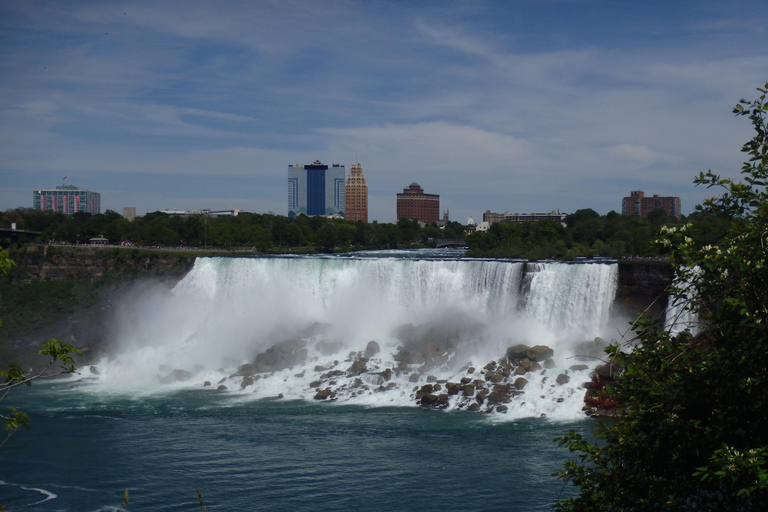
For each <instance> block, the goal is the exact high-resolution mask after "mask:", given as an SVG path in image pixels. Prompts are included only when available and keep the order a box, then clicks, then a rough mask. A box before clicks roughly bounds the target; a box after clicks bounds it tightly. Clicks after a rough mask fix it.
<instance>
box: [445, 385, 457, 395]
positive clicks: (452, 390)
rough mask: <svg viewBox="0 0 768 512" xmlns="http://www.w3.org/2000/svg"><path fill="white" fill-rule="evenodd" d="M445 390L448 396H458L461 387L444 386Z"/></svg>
mask: <svg viewBox="0 0 768 512" xmlns="http://www.w3.org/2000/svg"><path fill="white" fill-rule="evenodd" d="M445 388H446V390H447V391H448V394H449V395H458V394H459V391H460V390H461V387H460V386H459V385H458V384H454V383H448V384H446V386H445Z"/></svg>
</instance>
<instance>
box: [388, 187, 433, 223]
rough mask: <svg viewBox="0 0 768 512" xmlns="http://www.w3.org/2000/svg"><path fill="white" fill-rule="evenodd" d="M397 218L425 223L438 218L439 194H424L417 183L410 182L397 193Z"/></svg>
mask: <svg viewBox="0 0 768 512" xmlns="http://www.w3.org/2000/svg"><path fill="white" fill-rule="evenodd" d="M397 218H398V219H415V220H418V221H420V222H423V223H425V224H432V223H433V222H437V221H439V220H440V196H439V195H438V194H425V193H424V190H422V188H421V187H420V186H419V184H418V183H411V185H410V186H409V187H408V188H404V189H403V192H402V193H401V194H397Z"/></svg>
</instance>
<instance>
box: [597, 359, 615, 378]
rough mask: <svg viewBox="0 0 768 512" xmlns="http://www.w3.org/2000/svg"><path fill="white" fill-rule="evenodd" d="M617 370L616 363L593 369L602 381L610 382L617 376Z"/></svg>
mask: <svg viewBox="0 0 768 512" xmlns="http://www.w3.org/2000/svg"><path fill="white" fill-rule="evenodd" d="M619 370H620V369H619V365H617V364H616V363H605V364H601V365H600V366H598V367H597V368H595V373H596V374H597V375H598V376H599V377H600V379H601V380H603V381H612V380H616V378H617V377H618V376H619Z"/></svg>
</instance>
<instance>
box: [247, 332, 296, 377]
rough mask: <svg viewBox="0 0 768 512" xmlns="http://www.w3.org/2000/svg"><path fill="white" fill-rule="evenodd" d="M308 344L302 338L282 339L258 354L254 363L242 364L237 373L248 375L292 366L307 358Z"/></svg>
mask: <svg viewBox="0 0 768 512" xmlns="http://www.w3.org/2000/svg"><path fill="white" fill-rule="evenodd" d="M306 346H307V342H306V341H305V340H302V339H291V340H285V341H281V342H280V343H277V344H275V345H274V346H272V347H270V348H268V349H267V350H266V351H264V352H262V353H261V354H258V355H257V356H256V358H255V359H254V361H253V362H252V363H249V364H244V365H242V366H241V367H240V368H238V372H237V373H238V375H242V376H246V375H254V374H256V373H270V372H276V371H280V370H285V369H286V368H291V367H292V366H294V365H297V364H299V363H302V362H304V361H306V360H307V355H308V353H307V348H306Z"/></svg>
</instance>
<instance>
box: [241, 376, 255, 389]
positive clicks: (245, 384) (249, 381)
mask: <svg viewBox="0 0 768 512" xmlns="http://www.w3.org/2000/svg"><path fill="white" fill-rule="evenodd" d="M251 384H253V377H245V378H244V379H243V381H242V382H241V383H240V389H245V388H247V387H248V386H250V385H251Z"/></svg>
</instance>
